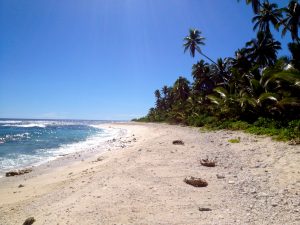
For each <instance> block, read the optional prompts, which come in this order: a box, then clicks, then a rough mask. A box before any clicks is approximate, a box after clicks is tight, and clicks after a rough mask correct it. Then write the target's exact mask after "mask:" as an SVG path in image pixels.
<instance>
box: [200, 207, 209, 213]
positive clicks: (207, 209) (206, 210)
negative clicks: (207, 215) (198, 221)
mask: <svg viewBox="0 0 300 225" xmlns="http://www.w3.org/2000/svg"><path fill="white" fill-rule="evenodd" d="M199 211H201V212H208V211H212V210H211V209H210V208H202V207H199Z"/></svg>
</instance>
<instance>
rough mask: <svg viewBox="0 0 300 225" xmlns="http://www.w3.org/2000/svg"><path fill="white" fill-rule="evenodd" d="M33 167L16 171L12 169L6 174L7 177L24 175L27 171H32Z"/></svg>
mask: <svg viewBox="0 0 300 225" xmlns="http://www.w3.org/2000/svg"><path fill="white" fill-rule="evenodd" d="M31 171H32V169H23V170H16V171H10V172H7V173H6V174H5V176H7V177H12V176H18V175H23V174H25V173H30V172H31Z"/></svg>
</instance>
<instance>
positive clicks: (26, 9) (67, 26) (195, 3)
mask: <svg viewBox="0 0 300 225" xmlns="http://www.w3.org/2000/svg"><path fill="white" fill-rule="evenodd" d="M272 2H274V1H272ZM275 2H277V3H278V4H279V5H286V4H287V3H288V0H282V1H278V0H277V1H275ZM252 17H253V12H252V8H251V6H247V5H246V4H245V1H243V0H242V1H240V3H238V2H237V0H225V1H224V0H0V118H40V119H100V120H101V119H102V120H129V119H132V118H136V117H140V116H143V115H146V114H147V112H148V110H149V108H150V107H152V106H153V105H154V102H155V98H154V94H153V93H154V91H155V90H156V89H160V88H161V87H162V86H163V85H173V83H174V82H175V80H176V79H177V78H178V76H185V77H187V78H188V79H189V80H192V78H191V66H192V64H193V63H196V61H197V60H199V59H201V57H200V55H196V57H195V58H191V57H190V55H189V54H184V52H183V47H182V44H183V38H184V37H185V36H186V35H187V34H188V30H189V29H190V28H197V29H199V30H201V32H202V36H204V37H205V38H206V41H205V43H206V45H205V46H203V47H202V51H203V52H204V53H205V54H206V55H209V56H210V57H211V58H213V59H217V58H218V57H229V56H230V57H232V56H234V52H235V51H236V50H237V49H238V48H242V47H243V46H244V44H245V42H247V41H249V40H251V39H252V38H254V37H255V36H256V33H255V32H253V30H252V27H253V25H252V23H251V18H252ZM275 38H276V39H278V40H279V41H281V42H282V47H283V50H282V51H280V55H289V52H288V50H287V48H286V45H287V43H288V42H289V41H290V37H288V36H287V37H285V38H284V39H282V38H281V35H280V34H279V33H278V34H276V35H275Z"/></svg>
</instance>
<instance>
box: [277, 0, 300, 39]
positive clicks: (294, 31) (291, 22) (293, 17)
mask: <svg viewBox="0 0 300 225" xmlns="http://www.w3.org/2000/svg"><path fill="white" fill-rule="evenodd" d="M283 12H285V18H284V19H283V20H282V21H281V22H280V25H283V26H284V27H283V29H282V35H283V36H284V35H285V34H286V32H287V30H289V31H290V33H291V36H292V40H293V41H295V40H296V41H297V42H298V43H299V36H298V28H299V26H300V5H299V3H298V2H297V1H290V3H289V5H288V7H287V8H284V9H283Z"/></svg>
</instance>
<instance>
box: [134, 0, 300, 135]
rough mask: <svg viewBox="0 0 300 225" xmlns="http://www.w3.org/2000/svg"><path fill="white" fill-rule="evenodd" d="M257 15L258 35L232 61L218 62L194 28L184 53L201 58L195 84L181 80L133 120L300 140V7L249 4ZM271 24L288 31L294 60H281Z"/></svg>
mask: <svg viewBox="0 0 300 225" xmlns="http://www.w3.org/2000/svg"><path fill="white" fill-rule="evenodd" d="M246 3H248V4H249V3H251V4H252V6H253V9H254V12H255V14H256V15H255V16H254V18H253V22H254V23H255V25H254V26H255V28H258V30H259V32H258V33H257V36H256V38H255V39H252V40H251V41H249V42H247V43H246V44H245V46H244V47H243V48H241V49H239V50H237V51H236V52H235V57H233V58H230V57H229V58H224V59H222V58H219V59H218V60H217V62H214V61H213V60H212V59H211V58H209V57H208V56H206V55H204V54H203V52H202V50H201V48H200V47H202V46H203V45H204V44H205V43H204V40H205V38H204V37H202V36H201V32H200V31H199V30H197V29H190V31H189V34H188V36H186V37H185V38H184V51H185V52H186V51H189V52H190V54H191V56H192V57H195V56H196V53H199V54H200V56H201V57H202V56H203V57H205V58H206V59H207V60H209V61H210V62H211V64H209V63H207V62H205V61H204V60H203V59H200V60H198V62H197V63H196V64H194V65H193V66H192V71H191V74H192V77H193V82H192V83H190V82H189V81H188V80H187V79H186V78H184V77H182V76H180V77H179V78H178V79H177V80H176V81H175V82H174V84H173V86H171V87H168V86H164V87H163V88H162V89H161V90H156V91H155V92H154V94H155V98H156V101H155V107H154V108H151V109H150V110H149V113H148V115H147V116H146V117H143V118H140V119H138V120H135V121H144V122H163V121H166V122H169V123H176V124H177V123H180V124H185V125H190V126H196V127H204V128H206V129H230V130H244V131H247V132H250V133H253V134H258V135H270V136H273V137H274V138H276V139H278V140H291V139H299V138H300V122H299V121H300V113H299V112H300V71H299V70H300V53H299V52H300V51H299V49H300V47H299V46H300V44H299V43H300V40H299V38H298V28H299V24H298V21H299V19H300V5H299V4H298V3H297V2H296V1H290V3H289V5H288V6H286V7H285V8H283V9H279V8H278V6H277V5H276V4H273V3H269V2H268V1H259V0H257V1H254V0H246ZM270 25H272V26H273V27H274V28H275V30H278V31H279V28H280V29H281V28H282V34H285V33H286V32H290V33H291V36H292V40H293V42H292V43H289V45H288V46H289V49H290V52H291V56H292V57H291V58H288V57H281V58H278V56H277V51H278V50H279V49H281V43H280V42H278V41H276V40H275V39H274V37H273V35H272V34H271V30H272V29H270Z"/></svg>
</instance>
